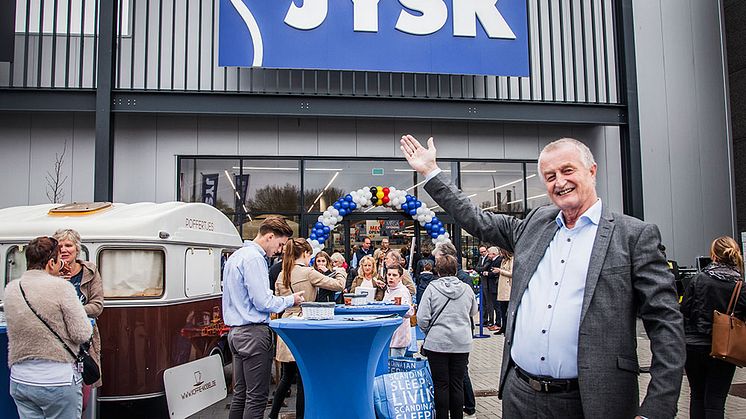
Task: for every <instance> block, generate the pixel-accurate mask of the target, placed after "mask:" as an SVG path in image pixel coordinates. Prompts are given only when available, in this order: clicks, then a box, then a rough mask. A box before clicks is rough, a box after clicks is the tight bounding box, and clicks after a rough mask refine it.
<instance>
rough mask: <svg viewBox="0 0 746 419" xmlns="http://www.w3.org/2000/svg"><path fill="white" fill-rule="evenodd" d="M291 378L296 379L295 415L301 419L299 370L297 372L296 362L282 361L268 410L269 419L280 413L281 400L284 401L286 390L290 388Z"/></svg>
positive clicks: (303, 404) (301, 405)
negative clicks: (270, 408) (279, 377)
mask: <svg viewBox="0 0 746 419" xmlns="http://www.w3.org/2000/svg"><path fill="white" fill-rule="evenodd" d="M293 380H296V382H297V383H298V386H297V391H296V393H295V417H296V418H298V419H303V413H304V411H305V400H304V399H303V397H304V395H303V381H302V380H301V378H300V372H298V364H296V363H295V362H283V363H282V378H281V379H280V383H279V384H278V385H277V389H275V397H274V398H273V399H272V410H271V411H270V412H269V418H270V419H277V416H278V415H279V414H280V408H282V402H284V401H285V395H286V394H287V393H288V390H290V386H291V385H292V384H293Z"/></svg>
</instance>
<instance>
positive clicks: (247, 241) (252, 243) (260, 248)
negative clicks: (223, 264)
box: [243, 240, 267, 257]
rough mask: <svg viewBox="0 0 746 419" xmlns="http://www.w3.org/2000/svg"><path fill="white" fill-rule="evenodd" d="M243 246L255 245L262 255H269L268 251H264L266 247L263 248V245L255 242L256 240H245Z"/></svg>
mask: <svg viewBox="0 0 746 419" xmlns="http://www.w3.org/2000/svg"><path fill="white" fill-rule="evenodd" d="M243 246H244V247H253V248H255V249H256V250H258V251H259V254H260V255H262V256H264V257H267V252H265V251H264V249H263V248H262V246H259V245H258V244H256V243H255V242H254V240H244V242H243Z"/></svg>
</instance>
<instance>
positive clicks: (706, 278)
mask: <svg viewBox="0 0 746 419" xmlns="http://www.w3.org/2000/svg"><path fill="white" fill-rule="evenodd" d="M736 280H739V281H740V280H742V278H741V275H740V274H739V273H738V272H737V271H735V270H733V269H732V268H729V267H726V266H725V265H720V264H717V263H711V264H709V265H707V267H706V268H705V269H703V270H702V272H700V273H698V274H697V275H696V276H695V277H694V278H693V279H692V280H691V282H689V286H688V287H687V289H686V291H685V292H684V299H683V301H682V302H681V313H682V314H683V315H684V332H685V333H686V336H687V342H693V341H697V339H692V338H696V337H700V338H701V339H699V342H709V341H710V339H711V336H712V313H713V311H714V310H717V311H719V312H721V313H725V312H726V310H727V309H728V302H729V301H730V297H731V295H732V294H733V289H734V287H735V286H736ZM735 315H736V317H738V318H740V319H743V318H744V316H746V286H745V287H742V288H741V293H740V295H739V296H738V301H737V304H736V311H735Z"/></svg>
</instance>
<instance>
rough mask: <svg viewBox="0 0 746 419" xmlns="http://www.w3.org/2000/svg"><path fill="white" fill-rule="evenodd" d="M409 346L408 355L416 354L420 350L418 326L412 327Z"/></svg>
mask: <svg viewBox="0 0 746 419" xmlns="http://www.w3.org/2000/svg"><path fill="white" fill-rule="evenodd" d="M409 336H410V338H409V346H407V354H408V355H411V354H416V353H417V351H418V350H419V348H418V347H417V326H414V327H412V329H411V330H410V333H409Z"/></svg>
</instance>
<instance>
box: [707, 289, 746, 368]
mask: <svg viewBox="0 0 746 419" xmlns="http://www.w3.org/2000/svg"><path fill="white" fill-rule="evenodd" d="M742 286H743V282H742V281H738V282H737V283H736V285H735V288H734V289H733V294H732V295H731V297H730V303H729V304H728V309H727V310H726V312H725V313H720V312H719V311H717V310H714V313H713V316H712V352H711V353H710V356H712V357H714V358H717V359H722V360H723V361H726V362H730V363H731V364H735V365H737V366H739V367H743V366H746V323H744V322H743V321H742V320H739V319H738V318H736V317H735V316H734V315H733V313H734V311H735V309H736V308H735V305H736V301H738V296H739V295H740V294H741V287H742Z"/></svg>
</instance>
